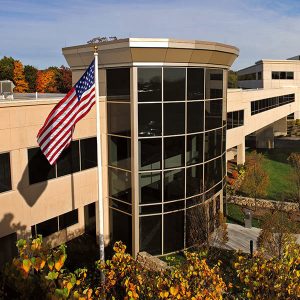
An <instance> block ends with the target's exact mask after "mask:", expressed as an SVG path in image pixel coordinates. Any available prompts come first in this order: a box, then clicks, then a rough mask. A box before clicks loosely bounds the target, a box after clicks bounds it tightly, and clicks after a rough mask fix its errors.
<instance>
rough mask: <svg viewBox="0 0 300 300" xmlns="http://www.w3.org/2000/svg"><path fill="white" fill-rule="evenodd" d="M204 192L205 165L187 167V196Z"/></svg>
mask: <svg viewBox="0 0 300 300" xmlns="http://www.w3.org/2000/svg"><path fill="white" fill-rule="evenodd" d="M202 192H203V165H198V166H194V167H190V168H187V169H186V196H187V197H190V196H194V195H197V194H200V193H202Z"/></svg>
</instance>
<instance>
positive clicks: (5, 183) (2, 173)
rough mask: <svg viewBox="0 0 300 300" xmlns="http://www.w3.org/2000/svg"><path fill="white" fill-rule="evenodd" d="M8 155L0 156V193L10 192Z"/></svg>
mask: <svg viewBox="0 0 300 300" xmlns="http://www.w3.org/2000/svg"><path fill="white" fill-rule="evenodd" d="M11 188H12V186H11V173H10V154H9V153H1V154H0V193H3V192H6V191H9V190H11Z"/></svg>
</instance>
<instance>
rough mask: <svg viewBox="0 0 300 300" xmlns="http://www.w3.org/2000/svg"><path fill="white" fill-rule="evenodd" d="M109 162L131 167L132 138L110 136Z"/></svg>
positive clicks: (114, 164)
mask: <svg viewBox="0 0 300 300" xmlns="http://www.w3.org/2000/svg"><path fill="white" fill-rule="evenodd" d="M108 164H109V165H110V166H115V167H118V168H121V169H127V170H130V169H131V139H129V138H125V137H119V136H110V135H109V136H108Z"/></svg>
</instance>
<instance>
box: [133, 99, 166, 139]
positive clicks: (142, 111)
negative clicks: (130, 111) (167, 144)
mask: <svg viewBox="0 0 300 300" xmlns="http://www.w3.org/2000/svg"><path fill="white" fill-rule="evenodd" d="M138 109H139V111H138V114H139V115H138V119H139V121H138V122H139V136H143V137H147V136H161V124H162V113H161V110H162V108H161V104H139V108H138Z"/></svg>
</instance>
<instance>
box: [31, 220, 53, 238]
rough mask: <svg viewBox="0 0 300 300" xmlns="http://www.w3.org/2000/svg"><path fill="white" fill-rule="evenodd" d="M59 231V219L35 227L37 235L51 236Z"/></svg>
mask: <svg viewBox="0 0 300 300" xmlns="http://www.w3.org/2000/svg"><path fill="white" fill-rule="evenodd" d="M57 231H58V222H57V217H55V218H52V219H49V220H47V221H44V222H42V223H39V224H37V225H36V227H35V235H38V234H41V235H42V236H43V237H46V236H49V235H51V234H53V233H55V232H57Z"/></svg>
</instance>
